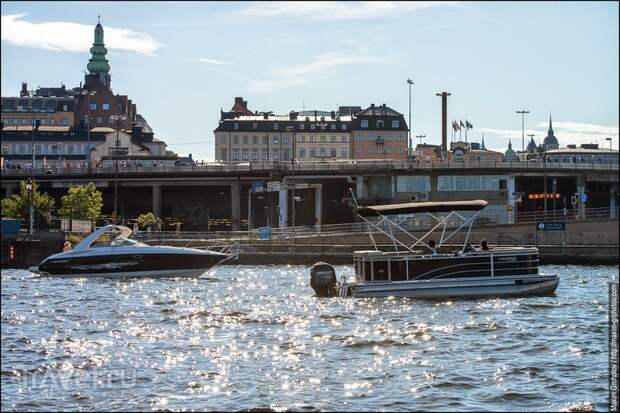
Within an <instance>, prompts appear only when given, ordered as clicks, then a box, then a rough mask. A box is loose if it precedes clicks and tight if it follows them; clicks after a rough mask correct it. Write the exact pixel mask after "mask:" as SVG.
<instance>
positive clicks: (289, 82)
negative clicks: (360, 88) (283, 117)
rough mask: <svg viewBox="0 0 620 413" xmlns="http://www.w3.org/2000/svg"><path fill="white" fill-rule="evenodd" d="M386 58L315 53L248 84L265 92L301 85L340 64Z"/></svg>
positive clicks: (335, 68) (375, 61) (332, 52)
mask: <svg viewBox="0 0 620 413" xmlns="http://www.w3.org/2000/svg"><path fill="white" fill-rule="evenodd" d="M379 61H382V62H386V59H379V58H377V57H373V56H369V55H361V54H360V55H356V54H349V53H342V52H336V51H330V52H325V53H319V54H317V55H315V56H314V57H313V58H312V60H311V61H309V62H305V63H301V64H296V65H290V66H285V67H281V68H277V69H274V70H273V71H272V75H273V77H274V79H265V80H252V81H250V82H249V84H248V86H249V88H250V90H252V91H255V92H266V91H270V90H273V89H278V88H282V87H290V86H301V85H304V84H306V83H308V82H309V81H310V78H311V76H312V75H318V74H324V73H329V72H333V71H335V70H337V69H338V68H339V67H341V66H346V65H354V64H372V63H377V62H379Z"/></svg>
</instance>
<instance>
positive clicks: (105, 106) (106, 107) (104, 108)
mask: <svg viewBox="0 0 620 413" xmlns="http://www.w3.org/2000/svg"><path fill="white" fill-rule="evenodd" d="M101 108H102V109H103V110H110V104H109V103H104V104H102V105H101Z"/></svg>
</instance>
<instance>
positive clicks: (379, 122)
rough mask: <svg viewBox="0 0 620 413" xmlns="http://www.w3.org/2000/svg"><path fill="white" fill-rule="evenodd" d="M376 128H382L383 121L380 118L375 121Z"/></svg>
mask: <svg viewBox="0 0 620 413" xmlns="http://www.w3.org/2000/svg"><path fill="white" fill-rule="evenodd" d="M377 128H378V129H383V121H382V120H380V119H379V120H378V121H377Z"/></svg>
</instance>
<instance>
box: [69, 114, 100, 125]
mask: <svg viewBox="0 0 620 413" xmlns="http://www.w3.org/2000/svg"><path fill="white" fill-rule="evenodd" d="M102 122H103V119H101V116H97V125H99V124H101V123H102ZM62 124H63V125H64V124H65V122H64V119H63V123H62Z"/></svg>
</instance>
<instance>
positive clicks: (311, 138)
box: [309, 135, 314, 143]
mask: <svg viewBox="0 0 620 413" xmlns="http://www.w3.org/2000/svg"><path fill="white" fill-rule="evenodd" d="M309 142H310V143H314V135H312V136H310V140H309Z"/></svg>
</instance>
